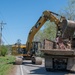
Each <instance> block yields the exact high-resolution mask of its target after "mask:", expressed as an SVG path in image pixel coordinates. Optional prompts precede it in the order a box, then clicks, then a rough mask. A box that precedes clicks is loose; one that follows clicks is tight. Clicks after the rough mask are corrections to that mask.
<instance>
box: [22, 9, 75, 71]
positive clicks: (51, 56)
mask: <svg viewBox="0 0 75 75" xmlns="http://www.w3.org/2000/svg"><path fill="white" fill-rule="evenodd" d="M58 17H60V18H58ZM48 20H50V22H54V23H55V24H56V29H57V30H56V38H57V37H58V38H59V37H61V40H62V42H59V40H60V39H59V40H58V42H56V41H53V42H52V41H50V42H51V43H52V47H51V48H50V49H40V50H41V51H42V52H43V53H44V55H45V69H46V70H47V71H51V70H64V69H67V70H71V71H75V69H74V66H75V60H74V59H75V51H74V50H75V37H74V34H75V22H74V21H71V20H66V18H65V17H64V16H61V15H59V14H57V13H54V12H52V11H48V10H46V11H44V12H43V14H42V16H41V17H40V18H39V19H38V21H37V22H36V24H35V25H34V26H33V27H32V28H31V30H30V32H29V35H28V39H27V42H26V47H25V48H24V50H23V54H22V56H23V57H24V58H27V57H30V59H31V60H32V63H35V64H38V65H39V64H42V59H41V58H40V57H36V52H37V50H38V44H39V43H40V42H37V41H33V39H34V36H35V34H36V33H37V32H38V31H39V30H40V28H41V27H42V26H43V25H44V23H45V22H46V21H48Z"/></svg>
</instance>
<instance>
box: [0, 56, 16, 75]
mask: <svg viewBox="0 0 75 75" xmlns="http://www.w3.org/2000/svg"><path fill="white" fill-rule="evenodd" d="M14 60H15V57H14V56H5V57H2V56H1V57H0V75H8V72H9V71H10V70H11V68H12V67H13V62H14Z"/></svg>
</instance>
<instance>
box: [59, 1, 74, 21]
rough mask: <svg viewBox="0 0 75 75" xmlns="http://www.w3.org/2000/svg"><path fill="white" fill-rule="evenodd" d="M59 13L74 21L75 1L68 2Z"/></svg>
mask: <svg viewBox="0 0 75 75" xmlns="http://www.w3.org/2000/svg"><path fill="white" fill-rule="evenodd" d="M60 12H61V14H62V15H63V16H65V17H66V19H69V20H75V0H68V2H67V6H66V7H64V8H63V9H62V11H61V10H60Z"/></svg>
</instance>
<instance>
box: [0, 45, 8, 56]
mask: <svg viewBox="0 0 75 75" xmlns="http://www.w3.org/2000/svg"><path fill="white" fill-rule="evenodd" d="M6 53H7V48H6V47H5V46H4V45H2V46H1V55H2V56H5V55H6Z"/></svg>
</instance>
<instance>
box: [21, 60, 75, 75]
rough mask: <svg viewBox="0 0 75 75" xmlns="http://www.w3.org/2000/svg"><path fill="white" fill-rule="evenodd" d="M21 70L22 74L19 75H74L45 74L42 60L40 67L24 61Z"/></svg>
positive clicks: (64, 74) (65, 74) (74, 74)
mask: <svg viewBox="0 0 75 75" xmlns="http://www.w3.org/2000/svg"><path fill="white" fill-rule="evenodd" d="M21 70H22V72H23V73H22V74H21V75H75V73H69V72H67V71H56V72H47V71H46V70H45V67H44V59H43V63H42V65H34V64H32V63H31V61H30V60H24V61H23V65H21Z"/></svg>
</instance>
